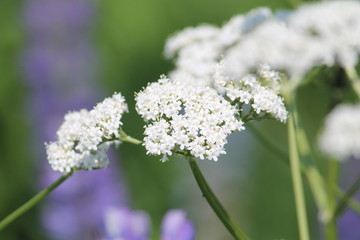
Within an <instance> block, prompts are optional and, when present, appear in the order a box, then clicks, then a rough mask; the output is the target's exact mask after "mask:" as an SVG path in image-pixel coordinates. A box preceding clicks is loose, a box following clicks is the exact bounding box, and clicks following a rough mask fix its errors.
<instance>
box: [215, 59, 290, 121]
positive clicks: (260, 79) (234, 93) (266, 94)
mask: <svg viewBox="0 0 360 240" xmlns="http://www.w3.org/2000/svg"><path fill="white" fill-rule="evenodd" d="M214 78H215V86H217V87H219V88H225V94H226V96H227V97H228V98H229V99H230V100H231V101H232V102H233V103H234V104H236V102H238V103H240V112H242V111H243V109H242V107H241V106H242V105H243V104H250V107H251V110H253V114H251V115H256V116H247V117H249V119H260V118H262V117H264V116H265V115H270V116H271V117H273V118H275V119H277V120H279V121H281V122H286V119H287V115H288V113H287V111H286V108H285V105H284V100H283V98H282V97H280V96H279V90H280V74H279V73H278V72H276V71H273V70H271V69H270V67H269V66H268V65H265V64H262V65H259V66H258V68H257V72H256V74H248V75H246V76H244V77H241V78H236V79H235V78H230V77H228V76H226V75H225V74H224V69H223V62H221V63H220V64H219V65H218V67H217V70H216V72H215V75H214ZM251 110H250V111H249V112H250V113H252V111H251ZM245 118H246V117H245Z"/></svg>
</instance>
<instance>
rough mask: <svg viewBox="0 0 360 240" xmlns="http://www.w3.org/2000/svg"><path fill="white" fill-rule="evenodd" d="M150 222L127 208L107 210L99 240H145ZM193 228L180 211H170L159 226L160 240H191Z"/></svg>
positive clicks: (140, 214)
mask: <svg viewBox="0 0 360 240" xmlns="http://www.w3.org/2000/svg"><path fill="white" fill-rule="evenodd" d="M149 228H150V220H149V217H148V215H147V214H146V213H144V212H142V211H131V210H129V209H127V208H109V209H108V210H107V211H106V214H105V218H104V222H103V227H102V229H103V232H102V233H101V234H100V235H101V238H99V240H117V239H123V240H147V239H149V232H150V230H149ZM194 238H195V228H194V225H193V223H192V222H191V221H190V220H189V219H187V217H186V213H185V212H184V211H182V210H179V209H176V210H170V211H168V212H167V213H166V215H165V216H164V218H163V221H162V224H161V240H193V239H194Z"/></svg>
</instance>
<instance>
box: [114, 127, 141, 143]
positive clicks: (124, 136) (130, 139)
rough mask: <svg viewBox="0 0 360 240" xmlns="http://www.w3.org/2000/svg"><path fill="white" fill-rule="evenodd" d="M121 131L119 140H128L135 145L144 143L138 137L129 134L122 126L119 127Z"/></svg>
mask: <svg viewBox="0 0 360 240" xmlns="http://www.w3.org/2000/svg"><path fill="white" fill-rule="evenodd" d="M119 133H120V138H119V139H118V140H119V141H122V142H128V143H132V144H135V145H140V144H141V143H142V141H140V140H138V139H136V138H133V137H130V136H128V135H127V134H126V133H125V132H124V131H123V130H122V128H120V129H119Z"/></svg>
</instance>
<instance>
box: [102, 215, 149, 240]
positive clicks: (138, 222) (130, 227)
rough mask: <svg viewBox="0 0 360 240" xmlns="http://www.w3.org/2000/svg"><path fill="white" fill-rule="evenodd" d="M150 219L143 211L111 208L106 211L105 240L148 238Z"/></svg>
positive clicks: (143, 239)
mask: <svg viewBox="0 0 360 240" xmlns="http://www.w3.org/2000/svg"><path fill="white" fill-rule="evenodd" d="M149 230H150V219H149V216H148V215H147V214H146V213H145V212H142V211H131V210H129V209H127V208H109V209H108V210H107V211H106V213H105V219H104V235H103V237H104V238H102V239H103V240H116V239H124V240H147V239H149V235H150V234H149Z"/></svg>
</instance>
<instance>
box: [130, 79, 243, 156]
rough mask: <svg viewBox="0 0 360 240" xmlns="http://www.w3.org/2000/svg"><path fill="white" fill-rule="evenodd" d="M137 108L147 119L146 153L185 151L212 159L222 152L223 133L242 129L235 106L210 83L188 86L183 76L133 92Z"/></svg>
mask: <svg viewBox="0 0 360 240" xmlns="http://www.w3.org/2000/svg"><path fill="white" fill-rule="evenodd" d="M136 110H137V111H138V113H139V114H140V115H141V116H142V117H143V119H144V120H145V121H146V122H147V125H146V127H145V138H144V146H145V148H146V149H147V153H148V154H155V155H161V154H168V155H172V152H173V151H177V150H180V151H186V152H188V153H190V154H191V155H192V156H195V157H198V158H201V159H204V158H208V159H214V160H217V157H218V156H219V155H220V154H223V153H225V150H224V145H225V144H226V137H227V136H228V135H229V134H230V133H231V132H233V131H237V130H241V129H243V126H242V124H243V123H242V121H238V120H237V119H236V118H235V114H236V109H235V108H234V107H233V106H231V105H230V103H229V102H227V101H226V100H225V99H224V98H223V97H221V96H220V95H218V93H217V92H216V91H215V90H214V89H212V88H209V87H201V86H189V85H187V84H186V83H185V82H184V81H182V79H177V80H170V79H166V78H162V79H160V80H159V81H158V82H155V83H152V84H150V85H148V86H147V87H146V88H145V89H144V90H143V91H141V92H140V93H138V94H137V96H136Z"/></svg>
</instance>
